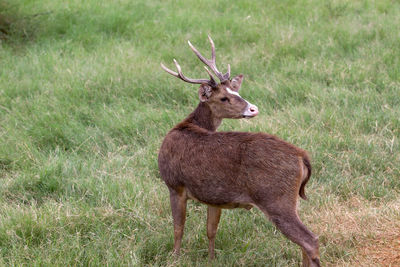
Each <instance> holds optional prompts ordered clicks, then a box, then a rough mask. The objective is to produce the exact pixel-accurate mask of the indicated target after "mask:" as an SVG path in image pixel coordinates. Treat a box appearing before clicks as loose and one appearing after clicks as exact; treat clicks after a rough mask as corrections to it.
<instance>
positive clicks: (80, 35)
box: [0, 0, 400, 266]
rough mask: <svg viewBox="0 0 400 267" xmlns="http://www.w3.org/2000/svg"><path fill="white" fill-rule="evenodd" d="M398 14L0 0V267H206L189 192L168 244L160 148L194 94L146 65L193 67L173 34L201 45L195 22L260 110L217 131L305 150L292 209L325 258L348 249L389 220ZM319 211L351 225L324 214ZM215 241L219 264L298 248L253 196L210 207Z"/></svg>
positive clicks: (397, 122) (300, 4)
mask: <svg viewBox="0 0 400 267" xmlns="http://www.w3.org/2000/svg"><path fill="white" fill-rule="evenodd" d="M399 14H400V3H399V2H398V1H389V0H379V1H378V0H376V1H344V0H342V1H341V0H336V1H316V0H309V1H290V0H287V1H261V0H260V1H234V2H232V1H227V0H226V1H218V2H216V1H194V0H191V1H161V2H158V1H127V0H120V1H94V0H91V1H83V2H82V1H49V0H47V1H28V0H17V1H7V0H5V1H0V265H18V266H20V265H26V266H28V265H30V266H32V265H37V266H42V265H44V266H47V265H52V266H72V265H84V266H87V265H88V266H104V265H110V266H120V265H124V266H126V265H132V266H136V265H138V266H143V265H151V266H165V265H167V266H175V265H181V266H202V265H207V264H208V263H207V262H208V260H207V237H206V234H205V220H206V208H205V206H203V205H200V204H197V203H192V202H191V203H190V204H189V209H188V219H187V225H186V232H185V235H184V240H183V254H182V256H181V257H180V258H179V259H177V258H174V257H173V256H172V255H171V250H172V246H173V231H172V219H171V214H170V207H169V196H168V191H167V188H166V187H165V185H164V184H163V182H162V181H161V179H160V177H159V173H158V168H157V160H156V159H157V152H158V148H159V146H160V144H161V141H162V139H163V137H164V136H165V134H166V133H167V132H168V130H169V129H170V128H172V127H173V126H174V125H175V124H176V123H178V122H179V121H180V120H181V119H183V118H184V117H185V116H186V115H187V114H188V113H190V112H191V111H192V110H193V109H194V107H195V106H196V104H197V102H198V100H197V93H196V91H197V88H196V86H192V85H188V84H184V83H182V82H180V81H179V80H178V79H174V78H173V77H171V76H170V75H168V74H166V73H165V72H163V71H162V69H161V68H160V65H159V64H160V62H164V63H165V64H166V65H168V66H172V59H173V58H176V59H177V60H178V61H179V62H180V64H181V66H182V68H183V70H184V72H185V73H186V74H187V75H188V76H189V77H196V78H197V77H205V76H204V75H205V74H206V73H205V72H204V70H203V69H202V68H203V67H202V64H200V62H199V61H198V60H197V59H196V57H195V56H194V55H193V53H192V51H191V50H190V48H189V47H188V46H187V44H186V41H187V40H188V39H190V40H191V42H192V43H193V44H195V45H196V47H198V48H199V50H201V51H204V53H206V51H208V50H209V44H208V41H207V34H210V35H211V36H212V38H213V39H214V42H215V43H216V47H217V57H218V59H217V61H218V65H219V66H220V69H223V70H224V69H225V68H226V65H227V64H228V63H229V64H231V68H232V72H233V75H235V74H239V73H243V74H244V75H245V81H244V84H243V86H242V91H241V95H242V96H244V97H245V98H247V99H248V100H249V101H250V102H252V103H254V104H256V105H257V106H258V107H259V109H260V115H259V116H258V117H257V118H254V119H252V120H250V121H233V120H227V121H224V123H223V125H222V127H221V128H220V130H238V131H262V132H268V133H271V134H275V135H277V136H280V137H282V138H284V139H285V140H287V141H290V142H292V143H294V144H296V145H297V146H299V147H302V148H304V149H306V150H308V151H309V152H310V154H311V156H312V158H313V160H312V165H313V175H312V179H311V180H310V183H309V184H308V187H307V189H306V191H307V194H308V196H309V201H306V202H305V201H302V202H301V203H300V210H301V212H300V214H301V215H300V216H301V217H302V218H303V220H304V221H305V223H306V224H307V225H308V226H309V227H310V228H311V229H313V231H314V232H316V233H317V234H318V235H319V236H320V240H321V248H320V252H321V261H322V263H323V265H344V266H354V265H353V264H352V262H353V261H354V260H361V261H362V260H363V258H360V256H358V253H357V251H358V249H359V248H361V247H364V246H365V245H366V244H368V243H370V242H371V240H374V233H375V232H376V229H375V228H374V227H373V226H371V227H368V224H367V223H366V222H370V221H371V220H374V219H376V220H380V218H390V220H392V221H395V222H400V214H399V213H398V210H397V211H396V207H398V206H397V205H395V204H393V203H398V201H399V199H400V179H399V178H400V156H399V155H400V154H399V148H400V145H399V137H400V109H399V106H400V97H399V93H400V46H399V41H400V36H399V34H398V31H397V30H396V29H399V27H400V16H399ZM207 54H208V52H207ZM355 200H357V201H356V202H357V203H361V204H360V205H361V207H362V208H361V207H359V210H362V211H365V212H364V213H360V212H358V213H356V212H355V210H357V209H354V207H353V206H352V205H353V204H352V203H354V201H355ZM376 207H378V211H376V212H375V208H376ZM380 207H387V208H385V209H382V210H384V211H382V212H380V211H379V210H380ZM332 211H337V212H339V214H340V215H341V216H344V219H343V220H344V221H346V220H345V218H350V217H351V218H353V217H354V218H355V220H356V221H357V222H358V223H359V226H360V229H358V228H357V229H356V228H354V231H350V230H347V231H344V230H340V229H341V228H340V225H339V224H337V225H330V224H329V222H330V221H334V220H333V219H334V218H337V216H338V215H337V214H334V213H332ZM322 214H324V215H323V216H322ZM355 214H356V215H355ZM324 216H325V217H324ZM346 216H347V217H346ZM324 218H325V219H324ZM326 218H328V219H326ZM329 218H331V219H332V220H330V219H329ZM349 227H350V226H349ZM383 227H385V225H383ZM388 227H389V226H388ZM387 230H388V231H391V230H392V229H387ZM216 248H217V259H216V260H215V262H213V264H212V265H216V266H232V265H243V266H256V265H259V266H266V265H267V266H298V265H299V262H300V261H301V253H300V249H299V248H298V247H297V246H296V245H294V244H293V243H291V242H289V241H288V240H286V239H285V238H284V237H283V236H282V235H281V234H280V233H279V232H277V230H276V229H275V227H274V226H273V225H272V224H271V223H270V222H268V221H267V220H266V218H265V217H264V216H263V215H262V214H261V212H259V211H257V210H251V211H250V212H248V211H245V210H229V211H224V212H223V215H222V219H221V224H220V229H219V232H218V234H217V241H216ZM366 258H367V256H366ZM374 264H379V263H374Z"/></svg>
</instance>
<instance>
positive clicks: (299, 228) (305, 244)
mask: <svg viewBox="0 0 400 267" xmlns="http://www.w3.org/2000/svg"><path fill="white" fill-rule="evenodd" d="M276 211H277V210H276ZM263 212H264V213H265V214H266V215H267V216H268V217H269V218H270V219H271V221H272V222H273V223H274V224H275V225H276V227H277V228H278V229H279V230H280V231H281V232H282V233H283V234H284V235H285V236H286V237H287V238H288V239H290V240H291V241H293V242H294V243H296V244H298V245H299V246H300V247H301V248H302V251H303V266H304V267H305V266H307V267H308V266H309V267H319V266H320V262H319V245H318V237H317V236H316V235H315V234H314V233H312V232H311V231H310V230H308V229H307V227H306V226H305V225H304V224H303V223H302V222H301V221H300V219H299V217H298V215H297V213H296V212H295V211H287V212H285V210H284V209H283V210H282V209H281V210H280V211H279V212H268V211H265V210H263Z"/></svg>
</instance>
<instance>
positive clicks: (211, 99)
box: [161, 36, 258, 119]
mask: <svg viewBox="0 0 400 267" xmlns="http://www.w3.org/2000/svg"><path fill="white" fill-rule="evenodd" d="M208 39H209V41H210V43H211V59H206V58H205V57H203V56H202V55H201V54H200V52H199V51H198V50H197V49H196V48H195V47H194V46H193V45H192V44H191V43H190V41H188V43H189V46H190V48H191V49H192V50H193V52H194V53H195V54H196V55H197V57H198V58H199V59H200V60H201V61H202V62H203V63H204V64H206V65H207V66H208V67H209V68H210V69H211V70H212V71H213V72H214V74H215V75H216V76H217V77H218V79H219V80H220V82H219V83H217V82H216V80H215V79H214V77H213V75H212V73H211V71H210V70H209V69H208V68H207V67H206V66H204V67H205V69H206V71H207V73H208V75H209V77H210V79H190V78H187V77H186V76H184V75H183V73H182V70H181V66H180V65H179V64H178V62H177V61H176V60H175V59H174V63H175V66H176V69H177V70H178V72H174V71H172V70H170V69H168V68H167V67H165V66H164V65H163V64H162V63H161V67H162V68H163V69H164V70H165V71H166V72H168V73H169V74H171V75H173V76H175V77H177V78H179V79H181V80H183V81H185V82H188V83H193V84H201V85H200V88H199V92H198V93H199V99H200V101H201V102H204V103H206V104H207V105H208V106H209V107H210V109H211V111H212V112H213V114H214V116H215V117H219V118H221V119H222V118H236V119H238V118H252V117H255V116H256V115H257V114H258V108H257V106H255V105H253V104H250V103H249V102H248V101H246V100H245V99H243V98H242V97H241V96H240V95H239V89H240V86H241V85H242V81H243V75H242V74H240V75H238V76H236V77H234V78H233V79H230V65H229V64H228V71H227V72H226V73H225V74H222V73H221V72H220V71H219V70H218V69H217V66H216V63H215V46H214V42H213V40H212V39H211V37H210V36H208Z"/></svg>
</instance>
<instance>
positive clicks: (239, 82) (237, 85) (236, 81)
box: [231, 74, 243, 92]
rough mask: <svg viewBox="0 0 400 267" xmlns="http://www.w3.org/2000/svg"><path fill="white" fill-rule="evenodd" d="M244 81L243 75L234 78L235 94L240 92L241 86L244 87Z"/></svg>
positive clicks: (232, 84)
mask: <svg viewBox="0 0 400 267" xmlns="http://www.w3.org/2000/svg"><path fill="white" fill-rule="evenodd" d="M242 81H243V74H240V75H238V76H236V77H235V78H233V79H232V80H231V86H232V90H233V91H235V92H238V91H239V89H240V86H241V85H242Z"/></svg>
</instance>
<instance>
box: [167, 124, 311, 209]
mask: <svg viewBox="0 0 400 267" xmlns="http://www.w3.org/2000/svg"><path fill="white" fill-rule="evenodd" d="M194 130H195V131H194ZM159 166H160V172H161V177H162V178H163V180H164V181H165V183H166V184H167V186H168V187H169V188H170V189H174V190H178V189H179V188H182V189H183V190H185V191H186V194H187V196H188V197H189V198H191V199H194V200H197V201H200V202H203V203H205V204H208V205H213V206H217V207H221V208H239V207H243V208H248V209H249V208H250V207H251V206H252V205H257V203H258V202H259V201H268V199H269V200H271V201H279V199H280V196H284V195H286V196H287V195H292V196H293V197H294V199H293V201H297V195H298V194H300V196H301V197H302V198H304V199H305V198H306V197H305V195H304V186H305V184H306V183H307V181H308V178H309V176H310V174H311V167H310V164H309V159H308V156H307V154H306V152H305V151H303V150H301V149H299V148H297V147H295V146H294V145H291V144H289V143H287V142H285V141H283V140H281V139H279V138H277V137H275V136H272V135H268V134H265V133H245V132H208V131H203V130H202V129H185V128H183V129H173V130H172V131H171V132H170V133H169V134H168V135H167V137H166V138H165V140H164V142H163V144H162V147H161V150H160V154H159Z"/></svg>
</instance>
